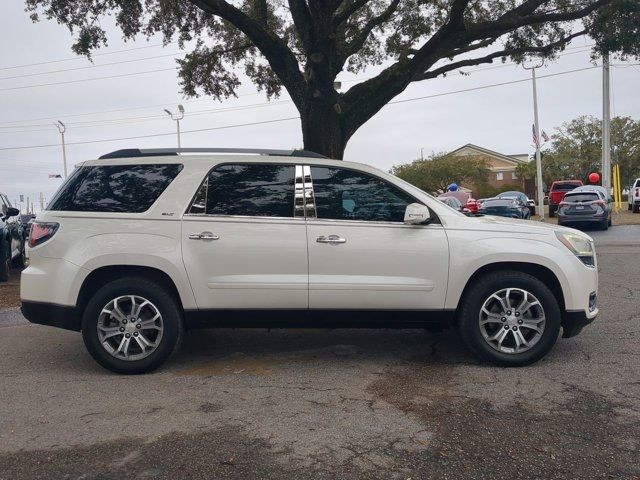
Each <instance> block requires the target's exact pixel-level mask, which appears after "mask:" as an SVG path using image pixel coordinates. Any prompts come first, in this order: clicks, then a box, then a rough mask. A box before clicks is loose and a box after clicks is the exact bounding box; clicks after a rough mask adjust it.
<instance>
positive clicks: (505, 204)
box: [478, 198, 531, 220]
mask: <svg viewBox="0 0 640 480" xmlns="http://www.w3.org/2000/svg"><path fill="white" fill-rule="evenodd" d="M478 213H479V214H482V215H496V216H498V217H508V218H521V219H524V220H528V219H529V217H531V210H529V207H528V206H527V205H523V204H522V202H520V201H519V200H518V199H515V198H506V199H500V198H490V199H488V200H485V201H484V202H483V203H482V206H481V207H480V209H479V210H478Z"/></svg>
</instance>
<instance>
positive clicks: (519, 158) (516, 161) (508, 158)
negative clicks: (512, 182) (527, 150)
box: [449, 143, 529, 165]
mask: <svg viewBox="0 0 640 480" xmlns="http://www.w3.org/2000/svg"><path fill="white" fill-rule="evenodd" d="M464 149H470V150H475V151H477V152H478V154H479V155H488V156H490V157H496V158H499V159H500V160H504V161H505V162H507V163H510V164H512V165H520V164H521V163H528V162H529V157H528V155H526V154H522V153H520V154H517V155H505V154H503V153H500V152H496V151H495V150H490V149H488V148H484V147H479V146H478V145H474V144H473V143H467V144H466V145H463V146H461V147H460V148H457V149H455V150H453V151H452V152H449V155H456V154H457V153H459V152H461V151H462V150H464ZM525 156H526V157H527V158H526V160H525V158H524V157H525Z"/></svg>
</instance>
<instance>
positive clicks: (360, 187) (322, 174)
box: [311, 167, 415, 222]
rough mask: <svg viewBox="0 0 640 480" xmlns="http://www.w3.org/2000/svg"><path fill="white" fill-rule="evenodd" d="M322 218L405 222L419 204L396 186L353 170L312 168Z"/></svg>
mask: <svg viewBox="0 0 640 480" xmlns="http://www.w3.org/2000/svg"><path fill="white" fill-rule="evenodd" d="M311 178H312V179H313V191H314V194H315V201H316V212H317V216H318V218H326V219H335V220H363V221H369V222H372V221H373V222H403V221H404V212H405V210H406V208H407V205H409V204H410V203H414V202H415V200H414V199H413V198H411V196H409V195H408V194H406V193H404V192H403V191H401V190H399V189H397V188H395V187H394V186H392V185H389V184H388V183H386V182H384V181H382V180H380V179H379V178H376V177H373V176H371V175H367V174H364V173H360V172H355V171H353V170H346V169H342V168H332V167H311Z"/></svg>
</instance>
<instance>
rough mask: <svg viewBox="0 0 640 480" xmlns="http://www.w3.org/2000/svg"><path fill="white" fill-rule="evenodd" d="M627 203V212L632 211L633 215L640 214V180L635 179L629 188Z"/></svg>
mask: <svg viewBox="0 0 640 480" xmlns="http://www.w3.org/2000/svg"><path fill="white" fill-rule="evenodd" d="M627 201H628V202H629V210H633V213H640V178H636V179H635V181H634V182H633V183H632V184H631V186H630V187H629V193H628V194H627Z"/></svg>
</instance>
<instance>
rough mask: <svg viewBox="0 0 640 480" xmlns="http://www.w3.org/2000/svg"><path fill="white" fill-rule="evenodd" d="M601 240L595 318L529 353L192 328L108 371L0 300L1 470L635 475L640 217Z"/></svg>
mask: <svg viewBox="0 0 640 480" xmlns="http://www.w3.org/2000/svg"><path fill="white" fill-rule="evenodd" d="M589 233H590V234H592V235H593V236H594V238H596V242H597V251H598V254H599V267H600V298H599V304H600V309H601V315H600V317H599V318H598V320H597V321H596V322H595V323H594V324H593V325H591V326H590V327H589V328H587V329H585V330H584V332H583V333H582V334H581V335H579V336H578V337H575V338H572V339H566V340H563V339H559V340H558V344H557V345H556V348H555V349H554V350H553V351H552V352H551V354H550V355H548V356H547V357H546V358H545V359H543V360H542V361H541V362H539V363H538V364H536V365H533V366H531V367H527V368H520V369H503V368H496V367H490V366H486V365H481V364H479V363H478V362H477V360H476V359H475V358H474V357H473V356H471V355H470V354H469V353H468V352H467V351H466V350H465V349H464V348H463V347H462V346H461V345H459V344H458V341H457V338H456V336H455V334H454V332H452V331H446V332H441V333H437V334H430V333H426V332H423V331H418V330H404V331H393V330H381V331H375V330H332V331H325V330H309V331H303V330H294V331H278V330H272V331H270V332H267V331H264V330H245V331H234V330H220V331H197V332H194V333H191V334H189V335H187V337H186V339H185V341H184V343H183V345H182V349H181V350H180V352H179V353H178V354H177V355H176V356H174V357H173V359H172V360H171V361H170V363H169V365H168V366H167V367H165V368H164V369H162V370H160V371H158V372H157V373H154V374H150V375H145V376H135V377H126V376H117V375H114V374H111V373H109V372H106V371H104V370H102V369H101V368H100V367H98V366H97V365H96V364H95V363H94V362H93V361H92V360H91V358H90V357H89V355H88V354H87V353H86V351H85V349H84V345H83V344H82V339H81V337H80V335H79V334H76V333H73V332H65V331H61V330H56V329H52V328H47V327H41V326H35V325H29V324H25V322H24V320H23V319H22V317H21V316H20V314H19V312H18V311H17V310H15V309H13V310H12V309H9V310H1V311H0V478H2V479H23V478H24V479H32V478H51V479H60V478H68V479H80V478H82V479H123V478H127V479H128V478H132V479H135V478H140V479H142V478H167V479H168V478H181V479H182V478H190V479H191V478H193V479H200V478H203V479H204V478H217V479H219V478H233V479H236V478H237V479H240V478H242V479H247V478H248V479H253V478H265V479H267V478H274V479H275V478H283V477H289V478H305V479H306V478H310V479H311V478H327V479H328V478H384V479H396V478H397V479H409V478H411V479H447V478H449V479H461V478H464V479H476V478H477V479H494V478H495V479H503V478H509V479H520V478H522V479H524V478H526V479H560V478H562V479H568V478H571V479H573V478H615V479H633V478H636V479H637V478H640V350H639V349H638V345H639V344H640V235H639V233H640V227H638V226H630V227H616V228H613V229H611V230H609V231H608V232H589Z"/></svg>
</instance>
